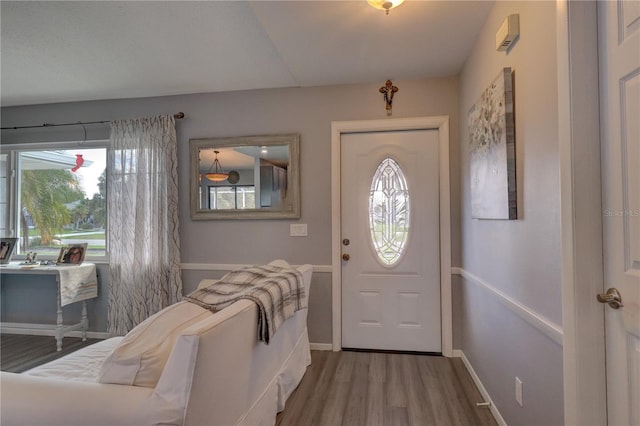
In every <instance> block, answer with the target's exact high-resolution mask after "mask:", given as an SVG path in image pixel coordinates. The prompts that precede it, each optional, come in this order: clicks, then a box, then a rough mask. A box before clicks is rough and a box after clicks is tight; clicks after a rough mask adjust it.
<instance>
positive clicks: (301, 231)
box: [289, 223, 308, 237]
mask: <svg viewBox="0 0 640 426" xmlns="http://www.w3.org/2000/svg"><path fill="white" fill-rule="evenodd" d="M289 227H290V229H289V235H290V236H292V237H306V236H307V235H308V234H307V224H306V223H292V224H291V225H290V226H289Z"/></svg>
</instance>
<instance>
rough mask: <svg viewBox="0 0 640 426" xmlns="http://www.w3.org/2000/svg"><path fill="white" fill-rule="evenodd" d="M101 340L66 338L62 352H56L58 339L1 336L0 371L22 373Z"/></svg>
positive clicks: (63, 341)
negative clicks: (84, 340)
mask: <svg viewBox="0 0 640 426" xmlns="http://www.w3.org/2000/svg"><path fill="white" fill-rule="evenodd" d="M99 341H100V340H99V339H87V341H86V342H83V341H82V339H81V338H80V337H65V338H64V339H62V350H61V351H60V352H57V351H56V339H55V337H52V336H29V335H25V334H2V335H0V371H10V372H12V373H22V372H23V371H27V370H29V369H30V368H33V367H37V366H38V365H40V364H44V363H46V362H49V361H53V360H54V359H57V358H60V357H62V356H64V355H66V354H70V353H71V352H75V351H77V350H78V349H80V348H82V347H84V346H88V345H92V344H94V343H96V342H99Z"/></svg>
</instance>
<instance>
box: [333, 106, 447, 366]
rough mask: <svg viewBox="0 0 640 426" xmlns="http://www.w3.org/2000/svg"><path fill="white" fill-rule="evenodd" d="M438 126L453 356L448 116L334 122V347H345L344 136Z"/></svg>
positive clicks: (443, 289) (443, 267)
mask: <svg viewBox="0 0 640 426" xmlns="http://www.w3.org/2000/svg"><path fill="white" fill-rule="evenodd" d="M399 130H437V131H438V141H439V146H438V152H439V167H440V170H439V174H440V182H439V186H440V194H439V203H440V308H441V322H442V323H441V337H442V354H443V355H444V356H446V357H451V356H453V323H452V311H451V309H452V307H451V216H450V210H451V207H450V203H451V189H450V185H449V168H450V166H449V117H448V116H435V117H412V118H388V119H381V120H355V121H333V122H331V271H332V274H331V275H332V277H331V299H332V312H333V313H332V328H333V333H332V334H333V341H332V346H333V351H340V350H341V349H342V258H341V255H342V246H341V226H342V223H341V202H340V200H341V198H340V197H341V183H342V182H341V177H340V169H341V164H340V163H341V136H342V134H343V133H353V132H384V131H399Z"/></svg>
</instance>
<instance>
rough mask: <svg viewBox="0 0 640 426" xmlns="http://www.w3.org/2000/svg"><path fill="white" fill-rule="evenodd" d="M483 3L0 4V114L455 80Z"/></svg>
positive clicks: (477, 28) (488, 5) (485, 6)
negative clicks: (66, 105) (76, 104)
mask: <svg viewBox="0 0 640 426" xmlns="http://www.w3.org/2000/svg"><path fill="white" fill-rule="evenodd" d="M491 7H492V2H490V1H431V0H424V1H417V0H407V1H406V2H405V3H404V4H402V5H401V6H399V7H398V8H396V9H393V10H391V12H390V13H389V15H388V16H387V15H385V14H384V12H382V11H379V10H376V9H373V8H372V7H370V6H369V5H368V4H367V3H366V1H364V0H359V1H240V0H238V1H195V2H191V1H160V2H152V1H66V2H58V1H43V2H38V1H6V0H2V1H1V2H0V12H1V27H0V31H1V33H0V36H1V37H0V47H1V80H0V81H1V86H0V89H1V100H0V102H1V104H2V106H14V105H28V104H41V103H53V102H69V101H83V100H97V99H118V98H137V97H149V96H164V95H177V94H187V93H202V92H220V91H233V90H247V89H258V88H279V87H306V86H320V85H334V84H351V83H369V82H380V83H381V84H383V83H384V81H385V80H387V79H392V80H394V81H398V80H403V79H405V80H409V79H418V78H425V77H438V76H450V75H457V74H458V73H459V71H460V69H461V68H462V65H463V64H464V61H465V59H466V58H467V56H468V55H469V52H471V48H472V47H473V44H474V41H475V37H476V35H477V34H478V32H479V31H480V28H481V27H482V25H483V23H484V21H485V19H486V17H487V15H488V13H489V10H490V9H491Z"/></svg>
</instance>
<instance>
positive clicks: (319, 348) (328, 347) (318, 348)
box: [309, 343, 333, 351]
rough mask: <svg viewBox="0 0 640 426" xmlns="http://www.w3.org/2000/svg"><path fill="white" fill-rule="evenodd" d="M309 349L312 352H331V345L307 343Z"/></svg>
mask: <svg viewBox="0 0 640 426" xmlns="http://www.w3.org/2000/svg"><path fill="white" fill-rule="evenodd" d="M309 347H310V348H311V350H312V351H332V350H333V345H332V344H331V343H309Z"/></svg>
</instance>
